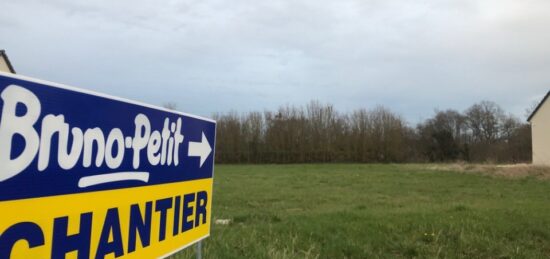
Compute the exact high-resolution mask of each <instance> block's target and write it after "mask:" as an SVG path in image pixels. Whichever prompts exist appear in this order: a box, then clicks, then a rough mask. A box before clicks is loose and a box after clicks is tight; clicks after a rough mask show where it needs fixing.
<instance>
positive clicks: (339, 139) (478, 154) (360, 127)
mask: <svg viewBox="0 0 550 259" xmlns="http://www.w3.org/2000/svg"><path fill="white" fill-rule="evenodd" d="M214 119H215V120H216V121H217V136H216V153H215V155H216V162H217V163H313V162H315V163H318V162H323V163H324V162H360V163H369V162H381V163H390V162H451V161H466V162H494V163H517V162H528V161H530V160H531V130H530V126H529V124H527V123H524V122H522V121H521V120H520V119H518V118H516V117H514V116H512V115H508V114H506V113H505V112H504V110H503V109H502V108H501V107H500V106H498V105H497V104H496V103H494V102H490V101H482V102H479V103H476V104H474V105H472V106H470V107H469V108H468V109H466V110H465V111H463V112H460V111H457V110H452V109H449V110H442V111H436V112H435V114H434V115H433V117H431V118H428V119H426V120H424V121H422V122H420V123H418V124H416V125H411V124H409V123H407V121H405V120H404V119H403V117H402V116H400V115H399V114H396V113H395V112H392V111H391V110H390V109H388V108H386V107H383V106H378V107H376V108H374V109H369V110H367V109H358V110H355V111H352V112H348V113H341V112H338V111H337V110H336V109H335V108H334V106H333V105H331V104H323V103H320V102H318V101H312V102H310V103H309V104H307V105H305V106H282V107H280V108H279V109H278V110H276V111H264V112H249V113H245V114H238V113H236V112H229V113H223V114H222V113H220V114H215V115H214Z"/></svg>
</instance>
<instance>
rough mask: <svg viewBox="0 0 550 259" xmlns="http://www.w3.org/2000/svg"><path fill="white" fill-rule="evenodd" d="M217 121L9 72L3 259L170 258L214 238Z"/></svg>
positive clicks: (3, 124)
mask: <svg viewBox="0 0 550 259" xmlns="http://www.w3.org/2000/svg"><path fill="white" fill-rule="evenodd" d="M215 131H216V123H215V121H213V120H210V119H205V118H201V117H198V116H194V115H189V114H185V113H179V112H174V111H169V110H166V109H163V108H160V107H154V106H151V105H146V104H142V103H138V102H134V101H129V100H126V99H122V98H117V97H112V96H108V95H103V94H99V93H94V92H91V91H86V90H81V89H77V88H73V87H69V86H64V85H60V84H56V83H50V82H45V81H41V80H37V79H31V78H27V77H22V76H19V75H12V74H7V73H2V72H0V212H1V214H2V215H1V218H0V258H65V256H69V257H71V256H72V257H77V258H105V257H107V258H114V257H117V258H118V257H122V258H158V257H167V256H169V255H171V254H173V253H175V252H177V251H179V250H181V249H183V248H186V247H188V246H190V245H192V244H194V243H197V256H198V257H200V241H201V240H203V239H204V238H206V237H208V236H209V235H210V224H211V222H210V221H211V208H212V187H213V169H214V159H213V157H214V143H215Z"/></svg>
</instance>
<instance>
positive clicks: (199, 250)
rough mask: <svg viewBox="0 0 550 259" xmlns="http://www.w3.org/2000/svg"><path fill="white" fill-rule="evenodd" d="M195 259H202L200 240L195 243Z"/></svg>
mask: <svg viewBox="0 0 550 259" xmlns="http://www.w3.org/2000/svg"><path fill="white" fill-rule="evenodd" d="M196 249H197V259H202V240H201V241H199V242H197V246H196Z"/></svg>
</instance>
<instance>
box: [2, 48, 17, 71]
mask: <svg viewBox="0 0 550 259" xmlns="http://www.w3.org/2000/svg"><path fill="white" fill-rule="evenodd" d="M0 56H2V57H4V60H6V64H7V65H8V68H9V69H10V72H12V73H13V74H16V73H15V69H13V66H12V65H11V62H10V59H9V58H8V55H7V54H6V51H5V50H3V49H0Z"/></svg>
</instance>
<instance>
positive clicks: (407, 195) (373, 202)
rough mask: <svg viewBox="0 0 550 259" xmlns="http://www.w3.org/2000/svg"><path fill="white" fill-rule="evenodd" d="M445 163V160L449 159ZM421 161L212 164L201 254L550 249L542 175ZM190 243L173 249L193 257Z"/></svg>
mask: <svg viewBox="0 0 550 259" xmlns="http://www.w3.org/2000/svg"><path fill="white" fill-rule="evenodd" d="M451 168H452V167H451ZM448 170H454V169H449V168H447V167H445V166H441V167H433V166H429V165H363V164H317V165H220V166H216V171H215V178H214V179H215V187H214V188H215V189H214V190H215V191H214V196H213V197H214V207H213V220H215V219H231V221H232V222H231V223H230V224H229V225H216V224H213V228H212V235H211V237H209V238H208V239H207V240H206V241H205V242H204V243H203V256H204V258H395V257H397V258H412V257H418V258H426V257H427V258H434V257H441V258H443V257H446V258H549V257H550V181H548V180H540V179H538V178H536V177H532V176H526V177H521V178H513V179H512V178H508V177H505V176H495V177H492V176H487V175H481V174H475V173H457V172H452V171H448ZM193 256H194V249H193V248H189V249H187V250H185V251H183V252H181V253H179V254H177V255H176V256H174V257H173V258H193Z"/></svg>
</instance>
